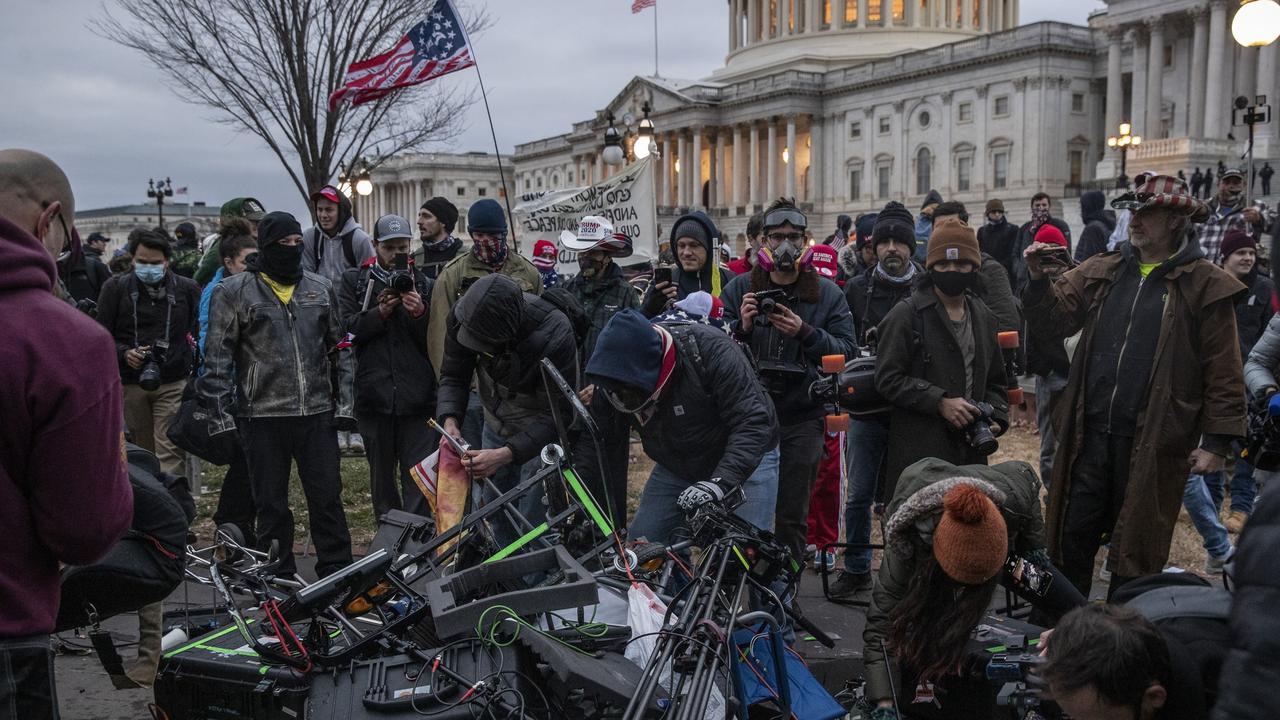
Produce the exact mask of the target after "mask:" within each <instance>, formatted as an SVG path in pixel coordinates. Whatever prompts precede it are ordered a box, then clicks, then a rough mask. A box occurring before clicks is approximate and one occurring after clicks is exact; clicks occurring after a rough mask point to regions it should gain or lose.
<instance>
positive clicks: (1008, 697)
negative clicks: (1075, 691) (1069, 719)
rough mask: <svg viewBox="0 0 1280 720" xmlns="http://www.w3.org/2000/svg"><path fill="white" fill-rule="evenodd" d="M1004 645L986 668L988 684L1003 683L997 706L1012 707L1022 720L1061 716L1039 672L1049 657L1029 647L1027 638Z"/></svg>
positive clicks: (1010, 639)
mask: <svg viewBox="0 0 1280 720" xmlns="http://www.w3.org/2000/svg"><path fill="white" fill-rule="evenodd" d="M1004 646H1005V649H1004V652H1000V653H996V654H994V655H992V656H991V659H990V660H988V661H987V666H986V669H985V674H986V678H987V681H988V682H993V683H1001V685H1000V691H999V692H998V693H997V694H996V707H1007V708H1011V709H1013V711H1014V714H1015V715H1016V716H1017V717H1019V718H1026V717H1060V716H1061V711H1060V710H1059V709H1058V707H1057V706H1056V705H1054V704H1053V703H1052V702H1051V701H1048V700H1046V699H1045V698H1044V681H1043V680H1042V679H1041V678H1040V677H1039V676H1038V675H1037V674H1036V672H1035V670H1036V668H1037V667H1039V666H1040V665H1042V664H1044V662H1045V658H1043V657H1041V656H1040V654H1039V653H1038V652H1037V651H1036V650H1035V649H1033V648H1031V647H1030V646H1029V644H1028V642H1027V636H1026V635H1010V636H1009V637H1008V638H1007V639H1006V640H1005V642H1004ZM1032 711H1035V715H1031V713H1032Z"/></svg>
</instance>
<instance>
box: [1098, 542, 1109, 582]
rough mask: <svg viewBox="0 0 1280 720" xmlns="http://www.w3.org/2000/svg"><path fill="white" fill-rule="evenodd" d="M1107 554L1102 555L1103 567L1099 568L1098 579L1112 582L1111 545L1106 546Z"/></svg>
mask: <svg viewBox="0 0 1280 720" xmlns="http://www.w3.org/2000/svg"><path fill="white" fill-rule="evenodd" d="M1106 553H1107V554H1106V555H1104V556H1103V557H1102V567H1100V568H1098V579H1099V580H1101V581H1102V582H1111V546H1110V545H1108V546H1107V547H1106Z"/></svg>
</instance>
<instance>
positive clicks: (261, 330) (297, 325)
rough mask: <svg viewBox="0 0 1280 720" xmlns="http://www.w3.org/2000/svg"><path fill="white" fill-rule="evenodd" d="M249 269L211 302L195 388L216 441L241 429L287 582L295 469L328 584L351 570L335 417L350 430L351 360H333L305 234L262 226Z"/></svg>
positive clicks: (333, 313) (332, 319)
mask: <svg viewBox="0 0 1280 720" xmlns="http://www.w3.org/2000/svg"><path fill="white" fill-rule="evenodd" d="M245 270H246V271H245V272H242V273H239V274H237V275H234V276H232V277H230V278H227V279H225V280H223V281H222V282H221V283H219V284H218V286H217V287H216V288H215V289H214V291H213V298H212V300H211V308H210V311H209V337H208V340H207V341H206V342H205V374H204V377H203V378H202V380H201V385H200V391H201V393H202V394H203V395H204V396H205V398H206V399H207V401H208V404H209V406H210V408H211V410H210V432H211V433H214V434H220V433H224V432H232V431H234V430H236V429H239V430H240V431H241V434H242V436H243V440H244V446H245V451H246V453H247V455H248V459H249V468H250V474H251V475H252V485H253V500H254V505H255V506H256V507H257V512H258V545H259V547H260V548H261V549H263V550H266V549H268V548H269V547H270V546H271V543H272V541H273V540H274V541H278V542H279V546H280V558H281V564H280V572H281V574H282V575H284V576H286V577H287V576H288V575H290V574H291V573H293V572H294V571H295V569H296V565H295V563H294V559H293V539H294V538H293V530H294V527H293V513H292V511H291V510H290V509H289V470H290V466H291V465H292V464H293V463H294V462H296V463H297V465H298V476H299V478H300V479H301V480H302V491H303V494H304V495H305V496H306V500H307V513H308V515H309V519H310V530H311V537H312V539H313V540H314V541H315V546H316V555H317V556H318V559H317V562H316V574H317V575H318V576H320V577H324V576H326V575H329V574H331V573H333V572H334V571H336V570H339V569H341V568H342V567H344V566H346V565H349V564H350V563H351V535H350V533H349V532H348V530H347V518H346V515H345V514H344V512H343V509H342V480H341V477H340V476H339V471H338V437H337V433H336V429H337V428H336V426H335V420H336V421H339V422H342V423H344V424H347V425H348V427H354V424H355V417H354V415H353V408H352V397H351V388H352V382H351V359H350V353H345V352H335V351H334V348H335V347H336V346H337V345H338V343H339V342H341V341H342V340H343V338H344V334H343V330H342V323H341V318H340V313H339V307H338V297H337V293H336V291H335V290H334V288H333V286H332V285H330V284H329V281H328V280H327V279H325V278H324V277H322V276H320V275H317V274H315V273H312V272H310V271H304V270H303V269H302V227H301V226H300V225H299V224H298V221H297V220H296V219H294V217H293V216H292V215H290V214H288V213H284V212H273V213H267V214H266V216H264V217H263V218H262V220H261V222H259V223H258V253H257V254H256V255H253V256H251V257H250V259H249V262H248V264H247V267H246V269H245ZM335 375H336V380H337V384H336V387H335V386H334V384H333V383H332V381H331V378H332V377H334V376H335ZM233 394H234V395H233ZM233 398H234V404H233V402H232V401H233ZM233 409H234V412H235V416H234V417H233V416H232V410H233Z"/></svg>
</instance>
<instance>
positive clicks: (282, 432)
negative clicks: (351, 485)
mask: <svg viewBox="0 0 1280 720" xmlns="http://www.w3.org/2000/svg"><path fill="white" fill-rule="evenodd" d="M244 424H245V450H246V451H247V452H248V456H249V470H250V472H251V473H252V476H253V499H254V503H255V504H256V505H257V508H258V547H259V548H263V549H266V548H269V547H270V546H271V541H272V540H278V541H279V542H280V557H281V561H282V562H281V564H280V568H281V570H282V571H283V572H285V573H288V572H291V571H293V570H294V569H295V568H296V565H295V563H294V559H293V511H292V510H290V509H289V469H290V466H291V465H292V463H293V462H295V461H296V462H297V463H298V478H299V479H300V480H301V481H302V494H303V495H304V496H305V497H306V501H307V516H308V518H309V519H310V522H311V539H312V541H313V542H314V543H315V546H316V558H317V560H316V574H317V575H318V576H320V577H324V576H326V575H329V574H331V573H333V572H334V571H336V570H339V569H341V568H343V567H345V566H347V565H350V564H351V534H350V533H349V532H348V531H347V516H346V514H345V512H344V511H343V509H342V478H341V476H340V474H339V466H338V434H337V432H338V431H337V430H336V429H335V428H334V426H333V416H332V415H331V414H330V413H320V414H317V415H305V416H299V417H265V418H249V419H248V420H247V421H246V422H245V423H244Z"/></svg>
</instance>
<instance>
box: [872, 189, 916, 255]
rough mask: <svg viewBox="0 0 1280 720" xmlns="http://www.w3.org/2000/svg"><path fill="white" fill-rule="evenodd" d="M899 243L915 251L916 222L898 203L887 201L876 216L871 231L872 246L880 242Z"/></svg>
mask: <svg viewBox="0 0 1280 720" xmlns="http://www.w3.org/2000/svg"><path fill="white" fill-rule="evenodd" d="M890 241H892V242H899V243H902V244H903V245H906V246H908V247H910V248H911V252H912V253H914V252H915V251H916V220H915V218H914V217H912V216H911V211H910V210H907V208H906V207H905V206H903V204H902V203H900V202H894V201H889V202H888V203H887V204H885V206H884V209H883V210H881V211H880V214H879V215H877V216H876V224H875V226H874V227H873V228H872V230H871V244H872V246H873V247H874V246H876V245H879V244H880V243H882V242H890Z"/></svg>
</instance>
